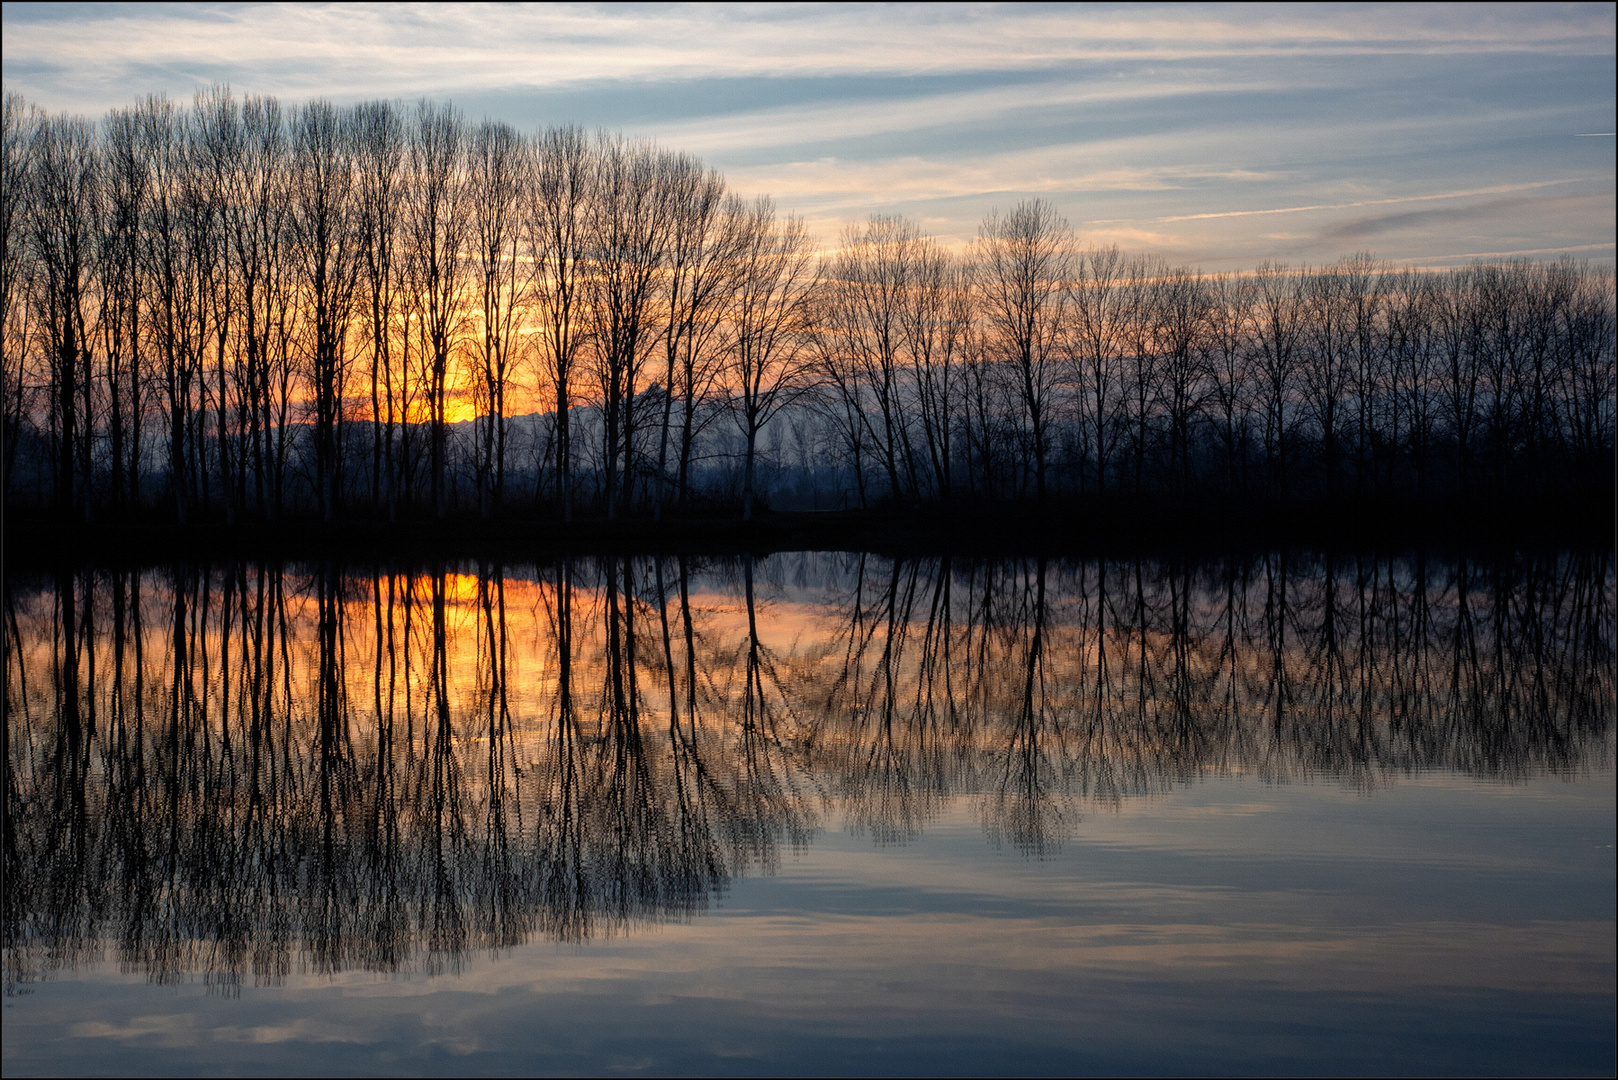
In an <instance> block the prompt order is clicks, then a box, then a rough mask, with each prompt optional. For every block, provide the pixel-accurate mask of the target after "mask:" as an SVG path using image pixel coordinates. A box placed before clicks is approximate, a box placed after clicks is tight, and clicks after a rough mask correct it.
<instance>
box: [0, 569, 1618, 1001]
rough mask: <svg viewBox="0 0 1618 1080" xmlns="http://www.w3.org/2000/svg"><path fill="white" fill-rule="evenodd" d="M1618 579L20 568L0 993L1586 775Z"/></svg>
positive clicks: (677, 909)
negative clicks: (1443, 783) (1158, 817)
mask: <svg viewBox="0 0 1618 1080" xmlns="http://www.w3.org/2000/svg"><path fill="white" fill-rule="evenodd" d="M785 581H792V582H794V584H792V585H785V584H783V583H784V582H785ZM1613 586H1614V577H1613V565H1612V561H1611V556H1610V554H1607V553H1599V552H1598V553H1593V554H1580V555H1561V556H1531V557H1496V558H1491V559H1483V560H1476V559H1468V558H1457V559H1426V558H1422V557H1415V558H1382V557H1363V558H1361V557H1356V558H1332V557H1330V556H1327V557H1324V558H1312V557H1297V556H1288V555H1285V554H1274V555H1268V556H1265V557H1263V558H1259V559H1225V560H1216V561H1210V562H1205V563H1196V562H1190V561H1171V562H1154V561H1150V560H1139V559H1120V560H1106V559H1099V560H1090V561H1083V562H1079V561H1044V560H962V559H953V560H952V559H947V558H946V559H925V560H883V559H877V558H871V557H862V556H845V555H815V556H797V557H794V556H776V557H774V558H772V559H770V560H767V561H765V562H763V563H762V564H759V565H755V563H754V561H753V560H752V559H750V558H743V559H741V560H735V561H731V562H728V563H707V564H704V563H701V562H698V561H695V560H691V559H686V558H679V559H674V558H657V559H651V558H604V559H599V560H587V559H578V560H568V559H562V560H558V561H556V562H554V563H550V564H542V565H537V566H534V565H530V566H526V567H510V568H507V567H503V566H499V565H489V564H481V565H464V564H463V565H460V566H458V567H445V566H442V565H440V566H436V567H429V568H425V569H423V570H419V571H418V570H415V569H406V568H401V567H396V566H395V567H377V568H373V569H367V570H349V571H344V570H342V569H341V568H339V567H337V566H335V565H333V564H332V563H329V562H328V563H321V564H306V565H301V566H300V565H287V564H277V563H271V564H263V563H240V562H238V563H230V564H220V565H215V566H205V565H201V564H196V563H190V564H176V565H175V566H174V567H172V568H169V569H166V570H148V571H139V572H130V571H127V570H119V571H110V572H109V571H98V570H93V569H82V570H77V571H68V570H63V571H59V572H57V573H56V574H55V575H54V576H42V577H38V578H34V579H32V580H12V581H11V582H10V583H9V585H8V588H7V590H6V593H5V598H4V611H3V612H0V615H3V625H4V627H5V629H6V633H5V635H4V644H5V650H4V651H5V659H4V665H5V679H4V683H3V685H4V693H5V714H6V732H7V739H6V776H7V783H6V795H5V798H6V806H5V812H6V822H7V834H6V835H7V840H6V845H5V875H4V883H5V889H4V952H5V957H4V964H5V979H6V983H7V986H8V989H9V988H10V987H11V986H13V985H14V984H15V983H18V982H27V981H30V980H32V979H35V978H39V977H40V976H41V975H42V974H44V973H46V972H48V971H50V970H52V969H55V968H62V967H72V966H74V965H76V964H78V963H80V962H82V961H85V960H88V959H93V958H95V957H97V956H100V955H102V950H106V951H107V953H108V954H111V955H116V956H117V958H118V960H119V962H120V963H122V964H125V965H127V966H128V967H129V968H130V969H131V970H142V971H145V972H147V973H148V975H149V976H150V977H152V978H154V979H158V980H171V979H175V978H181V977H184V976H185V975H187V974H188V973H190V972H195V971H199V970H200V971H204V972H206V973H207V974H208V975H209V976H210V978H212V979H214V980H215V981H217V982H218V983H220V984H221V985H223V986H225V987H227V988H228V987H232V986H237V985H240V983H241V982H243V981H246V980H248V979H253V980H255V981H269V982H274V981H278V980H280V979H281V978H283V977H284V976H285V975H287V974H289V973H291V972H293V971H295V970H300V969H302V970H314V971H319V972H335V971H341V970H345V969H351V968H361V969H371V970H380V971H395V970H400V969H407V970H408V969H418V970H419V969H426V970H442V969H444V968H449V967H454V966H456V965H458V964H459V963H460V961H461V959H462V958H463V957H464V956H465V954H466V953H468V952H470V951H475V950H478V949H484V948H506V947H509V946H511V945H514V944H518V943H520V942H522V941H524V940H527V939H530V938H532V937H552V938H558V939H562V940H581V939H585V938H589V937H593V936H600V935H611V934H614V933H621V932H626V931H632V930H633V929H635V928H636V927H639V926H644V925H646V924H648V923H656V922H660V921H664V920H669V919H685V918H690V917H691V916H693V915H694V914H697V913H699V912H701V911H703V910H705V909H706V908H707V907H708V905H709V904H710V902H711V901H712V899H713V898H714V897H715V896H717V895H719V894H722V892H723V891H724V889H725V888H727V887H728V885H729V883H730V881H731V880H732V879H733V878H734V877H735V876H737V875H740V874H743V873H746V872H748V871H749V870H758V869H763V870H765V871H769V870H770V869H772V868H773V867H774V866H775V865H776V863H777V861H778V860H779V857H780V855H781V853H782V851H783V850H784V849H787V848H794V849H795V848H800V847H802V846H804V845H806V844H809V843H811V842H812V841H813V839H814V836H815V834H816V833H817V832H818V831H819V830H820V829H822V828H825V827H836V825H837V824H838V823H839V820H840V823H841V824H842V825H843V826H844V827H846V828H849V829H851V830H854V831H856V832H860V833H863V834H865V835H867V836H869V837H871V838H872V840H873V841H875V842H877V843H879V844H885V843H893V842H901V843H902V842H907V841H910V840H913V839H915V838H917V837H919V836H921V835H922V834H923V833H925V832H926V830H927V829H928V828H929V827H930V825H931V823H932V822H933V821H934V820H935V819H937V818H938V817H940V816H943V815H947V813H948V812H949V810H950V808H951V807H952V806H953V805H956V804H957V803H958V802H959V801H961V800H967V801H969V802H970V803H972V804H973V805H975V807H976V809H977V811H978V813H979V815H980V818H981V820H982V824H983V826H984V829H985V833H986V835H987V836H988V837H989V838H990V839H991V840H993V841H994V842H997V843H999V842H1004V843H1007V844H1010V845H1012V846H1015V847H1016V848H1018V849H1020V850H1022V851H1024V852H1027V853H1029V854H1036V855H1037V854H1045V853H1049V852H1051V851H1053V850H1055V849H1056V848H1058V847H1060V846H1061V845H1062V844H1063V843H1064V842H1065V840H1066V839H1067V838H1068V837H1070V836H1071V834H1072V830H1073V827H1074V824H1075V822H1076V820H1077V816H1078V814H1079V813H1080V812H1081V811H1086V810H1089V809H1093V808H1095V807H1097V806H1098V805H1099V806H1107V805H1116V804H1117V803H1119V802H1120V801H1121V800H1124V799H1127V798H1130V797H1133V796H1138V795H1143V794H1151V793H1158V794H1161V793H1171V792H1172V791H1173V790H1174V789H1175V788H1176V787H1178V786H1179V785H1182V784H1187V783H1191V782H1194V781H1196V780H1197V779H1199V778H1202V777H1207V776H1209V775H1223V774H1231V773H1237V774H1256V775H1258V776H1261V777H1263V778H1264V779H1266V780H1268V781H1288V780H1296V779H1300V778H1301V779H1309V778H1314V779H1320V778H1331V779H1332V780H1334V781H1336V782H1340V783H1346V784H1352V785H1354V786H1356V787H1359V788H1362V789H1367V788H1371V787H1374V786H1377V785H1380V784H1383V783H1387V782H1389V781H1393V782H1397V778H1399V777H1401V776H1410V775H1419V774H1423V773H1427V772H1431V771H1433V770H1441V771H1449V772H1454V773H1457V774H1460V775H1466V776H1474V777H1487V778H1493V779H1497V780H1505V781H1510V782H1520V781H1522V780H1523V779H1525V778H1528V777H1532V776H1546V775H1563V776H1570V775H1579V774H1581V773H1584V772H1587V771H1589V770H1591V769H1600V768H1606V767H1609V766H1610V762H1611V749H1612V721H1613V702H1614V693H1613V670H1614V669H1613V645H1614V641H1613V596H1614V592H1613ZM783 600H784V601H787V602H790V603H794V604H797V605H801V606H802V607H804V608H807V609H808V610H810V611H811V612H812V614H811V615H810V616H809V618H808V621H807V622H806V623H805V624H804V627H805V629H803V630H802V631H800V632H798V633H797V634H796V635H795V637H794V640H793V641H792V643H791V644H790V645H788V644H786V643H785V642H783V641H782V640H781V639H780V632H779V631H778V630H777V631H775V632H774V634H773V635H772V633H771V628H770V622H771V620H770V611H771V608H772V606H773V605H774V604H776V603H778V602H780V601H783ZM806 601H807V602H806ZM761 627H762V628H763V629H762V630H761ZM772 638H773V640H772Z"/></svg>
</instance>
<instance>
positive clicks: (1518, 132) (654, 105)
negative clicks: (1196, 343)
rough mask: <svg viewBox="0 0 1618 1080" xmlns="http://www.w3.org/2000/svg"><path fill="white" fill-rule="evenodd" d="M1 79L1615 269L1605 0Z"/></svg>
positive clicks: (40, 31)
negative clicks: (440, 108) (541, 133)
mask: <svg viewBox="0 0 1618 1080" xmlns="http://www.w3.org/2000/svg"><path fill="white" fill-rule="evenodd" d="M4 25H5V32H4V39H3V61H4V65H3V66H4V78H5V84H6V87H7V89H9V90H14V91H17V92H20V93H21V94H23V95H24V96H25V97H26V98H27V99H28V100H30V101H31V102H33V103H35V104H37V105H39V106H41V107H43V108H46V109H49V110H52V111H69V112H76V113H82V114H85V115H89V116H99V115H100V114H102V113H104V112H105V111H106V110H107V109H109V108H112V107H117V106H123V105H128V104H131V103H132V102H134V101H135V100H136V99H138V98H140V97H143V96H145V95H146V94H167V95H169V96H170V97H171V98H175V99H177V100H182V101H185V100H189V99H190V97H191V95H192V94H193V93H194V92H195V91H196V89H197V88H198V87H199V86H207V85H209V84H211V83H214V82H223V83H228V84H229V85H230V86H231V87H232V88H233V89H234V90H236V91H237V92H239V93H256V94H274V95H276V96H278V97H280V98H282V99H283V100H284V101H288V102H297V101H304V100H307V99H310V98H314V97H325V98H329V99H331V100H333V101H336V102H338V103H349V102H354V101H359V100H364V99H368V98H377V97H382V98H400V99H405V100H411V99H415V98H418V97H421V96H428V97H432V98H435V99H448V100H452V101H453V102H455V103H456V104H457V105H458V106H460V107H461V108H462V109H463V110H464V111H465V112H466V113H467V114H468V115H469V116H470V117H472V118H473V119H478V118H482V117H485V116H487V117H492V118H496V119H500V120H504V121H507V122H509V123H511V124H513V125H516V126H518V127H520V128H522V129H524V130H536V129H539V128H543V127H546V126H549V125H553V124H561V123H574V124H580V125H584V126H586V127H592V128H594V127H603V128H607V129H612V130H622V131H624V132H626V133H628V134H631V135H635V136H644V137H648V138H653V139H656V140H657V141H658V142H659V143H660V144H662V145H664V146H667V147H670V148H673V149H680V150H686V151H690V152H692V153H695V154H698V155H700V156H701V157H702V158H703V159H704V160H706V161H707V162H709V163H710V164H712V165H715V166H717V167H718V168H720V169H721V170H722V171H723V172H724V173H725V175H726V176H727V178H728V179H729V181H730V183H731V185H732V186H733V187H734V188H735V189H737V190H739V191H741V192H743V193H744V194H769V195H772V196H773V197H774V198H775V199H776V201H777V203H778V204H779V205H780V206H781V207H782V209H784V210H786V211H790V212H794V213H798V214H801V215H802V216H803V217H805V218H806V219H807V221H808V223H809V225H810V228H811V229H812V230H813V231H814V233H815V234H816V235H817V236H818V237H819V238H820V239H821V241H822V242H823V243H825V244H828V245H830V244H832V243H834V242H835V239H836V237H837V235H838V232H839V230H840V229H841V228H842V227H843V226H844V225H845V224H847V223H850V222H858V221H862V220H863V219H864V218H865V217H866V216H867V215H869V214H873V213H897V214H904V215H907V216H909V217H911V218H913V219H915V220H917V221H918V222H920V223H921V225H922V227H923V228H924V229H925V230H926V231H928V232H930V233H932V234H933V235H935V236H938V237H939V238H940V239H942V240H944V241H945V242H946V243H948V244H951V245H958V244H965V243H968V242H970V240H971V239H972V237H973V236H974V235H975V234H976V232H977V229H978V225H979V223H980V222H981V221H982V219H983V216H984V215H985V214H986V213H988V212H990V211H991V210H995V209H1000V210H1006V209H1009V208H1011V207H1012V206H1014V205H1015V204H1016V203H1017V202H1019V201H1020V200H1023V199H1027V198H1031V197H1036V196H1037V197H1041V198H1045V199H1048V200H1050V201H1051V202H1052V203H1054V204H1055V205H1056V206H1057V207H1058V209H1059V210H1061V212H1062V213H1063V214H1064V215H1065V216H1066V217H1067V219H1068V221H1069V222H1070V223H1071V224H1072V226H1073V228H1074V230H1075V232H1076V233H1077V235H1078V236H1079V238H1080V240H1081V241H1082V242H1084V243H1086V244H1106V243H1116V244H1118V245H1119V246H1121V247H1123V248H1124V249H1125V250H1127V251H1131V252H1146V253H1150V254H1154V255H1159V256H1162V257H1164V258H1166V259H1168V260H1170V261H1172V262H1176V263H1184V264H1188V265H1193V266H1200V267H1202V268H1204V269H1208V270H1224V269H1243V268H1250V267H1253V266H1255V265H1257V264H1259V263H1261V262H1263V261H1266V260H1273V261H1280V262H1288V263H1313V264H1319V263H1323V262H1329V261H1332V260H1334V259H1336V258H1338V257H1340V256H1343V255H1346V254H1350V253H1354V252H1362V251H1364V252H1370V253H1372V254H1374V255H1376V256H1379V257H1381V258H1384V259H1387V260H1389V261H1391V262H1394V263H1399V264H1410V265H1422V266H1443V265H1454V264H1457V263H1465V262H1468V261H1471V260H1474V259H1496V258H1503V257H1509V256H1516V255H1522V256H1531V257H1556V256H1560V255H1564V254H1566V255H1571V256H1573V257H1575V258H1588V259H1592V260H1597V261H1602V262H1611V261H1612V259H1613V257H1614V203H1615V201H1618V199H1615V191H1618V189H1615V169H1614V135H1613V131H1614V110H1615V100H1614V82H1615V64H1614V51H1615V49H1614V37H1615V31H1618V23H1615V8H1614V6H1613V5H1611V4H1564V5H1558V4H1532V5H1436V6H1417V5H1403V4H1400V5H1377V4H1355V5H1334V6H1327V7H1316V6H1296V7H1293V6H1246V5H1234V6H1228V7H1211V6H1203V5H1196V6H1180V5H1162V6H1158V5H1129V6H1120V5H1104V4H1103V5H1078V6H1067V5H992V4H984V5H948V6H910V5H891V6H890V5H882V6H862V5H838V6H826V5H817V4H802V5H777V4H770V5H725V6H707V5H693V6H663V5H615V6H611V7H607V6H591V5H545V6H529V5H455V4H421V5H417V4H364V5H359V4H341V3H338V4H312V5H279V4H241V5H233V4H13V3H7V4H5V5H4Z"/></svg>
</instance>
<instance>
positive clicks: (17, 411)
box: [0, 90, 38, 503]
mask: <svg viewBox="0 0 1618 1080" xmlns="http://www.w3.org/2000/svg"><path fill="white" fill-rule="evenodd" d="M37 122H38V116H37V114H36V112H35V110H34V109H33V108H32V107H31V106H29V105H28V104H27V103H26V102H24V101H23V99H22V96H21V95H19V94H15V93H12V92H11V91H9V90H8V91H6V93H5V163H4V168H5V174H4V177H3V178H0V229H3V230H4V232H3V235H0V244H3V250H0V316H3V317H4V319H5V323H4V327H3V338H0V349H3V359H4V363H3V366H0V398H3V399H4V400H3V401H0V423H3V424H4V428H3V430H0V439H3V441H4V444H5V446H4V452H5V459H4V468H5V480H4V491H5V497H6V501H7V502H8V503H9V502H10V499H11V482H12V478H13V476H14V474H15V472H16V463H17V449H18V446H19V444H20V442H21V438H22V433H23V426H24V423H25V422H26V421H27V420H28V418H29V404H30V402H29V395H28V378H27V369H26V363H27V359H28V354H29V348H28V345H29V336H30V334H29V327H30V322H31V318H30V317H31V314H32V312H31V309H32V307H33V302H32V299H31V298H30V297H29V296H28V295H27V294H28V293H29V291H31V290H30V288H29V285H30V283H31V279H32V278H33V276H34V271H35V266H36V260H35V259H34V258H33V257H32V243H31V234H32V231H33V224H32V210H31V208H30V207H29V196H30V194H31V192H32V190H33V176H32V171H33V170H32V163H33V150H34V125H35V124H36V123H37Z"/></svg>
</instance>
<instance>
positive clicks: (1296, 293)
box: [1253, 262, 1306, 499]
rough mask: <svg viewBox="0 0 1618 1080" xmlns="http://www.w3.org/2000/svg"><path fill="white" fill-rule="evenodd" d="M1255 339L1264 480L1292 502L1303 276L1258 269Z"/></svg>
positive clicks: (1275, 266)
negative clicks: (1292, 407) (1292, 408)
mask: <svg viewBox="0 0 1618 1080" xmlns="http://www.w3.org/2000/svg"><path fill="white" fill-rule="evenodd" d="M1255 300H1256V301H1257V310H1256V311H1255V317H1254V320H1253V339H1254V343H1255V345H1256V349H1255V353H1256V356H1257V360H1258V371H1259V393H1260V397H1261V403H1262V404H1261V407H1262V409H1263V435H1264V475H1265V482H1266V483H1267V484H1268V485H1269V490H1270V493H1271V494H1273V495H1279V496H1280V497H1281V498H1283V499H1284V498H1286V496H1287V467H1286V466H1287V451H1288V448H1289V444H1290V443H1291V439H1292V427H1291V424H1290V421H1289V415H1288V412H1287V406H1288V405H1289V404H1291V401H1292V396H1293V393H1294V391H1295V385H1294V384H1295V382H1296V379H1297V367H1298V349H1299V344H1300V338H1301V337H1302V335H1303V333H1304V330H1305V329H1306V326H1305V321H1304V319H1305V306H1304V294H1303V276H1302V275H1300V274H1296V273H1294V272H1293V271H1292V270H1291V269H1289V268H1288V267H1286V266H1282V265H1278V264H1276V263H1268V262H1267V263H1264V264H1263V265H1262V266H1260V267H1259V268H1258V276H1257V285H1256V296H1255Z"/></svg>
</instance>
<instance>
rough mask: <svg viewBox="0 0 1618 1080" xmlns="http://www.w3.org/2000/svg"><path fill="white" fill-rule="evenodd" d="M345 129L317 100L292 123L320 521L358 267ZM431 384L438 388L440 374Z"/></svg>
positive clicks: (331, 486) (331, 479)
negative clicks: (312, 394) (312, 397)
mask: <svg viewBox="0 0 1618 1080" xmlns="http://www.w3.org/2000/svg"><path fill="white" fill-rule="evenodd" d="M350 131H351V129H350V128H349V127H348V126H347V125H345V124H344V122H343V114H342V113H340V112H339V111H338V110H337V109H336V108H335V107H334V106H333V105H331V104H330V103H329V102H325V101H316V102H312V103H310V104H308V105H305V106H303V107H302V108H301V109H299V110H298V114H297V117H296V119H295V121H294V136H293V173H292V197H293V207H294V209H293V217H292V228H293V235H294V237H295V238H296V239H295V249H294V250H295V252H296V259H297V273H298V279H299V285H300V286H301V288H300V293H301V296H302V299H303V314H302V318H301V320H300V322H301V324H302V326H303V330H304V337H303V356H304V359H305V362H306V364H307V365H308V372H309V381H310V383H311V384H312V386H311V389H312V390H313V393H314V403H313V404H314V412H315V430H314V439H315V488H316V500H317V502H318V504H319V507H320V517H321V520H322V521H331V520H332V518H333V517H334V515H335V514H336V509H337V503H338V498H339V480H340V478H341V475H342V455H341V444H340V441H339V440H340V438H341V425H342V421H343V397H344V393H345V391H346V390H347V387H348V372H349V364H350V361H351V356H350V354H349V351H348V328H349V321H350V319H351V318H352V316H353V303H354V288H355V282H356V276H357V274H358V271H359V265H360V263H359V255H360V243H359V235H358V230H357V229H356V228H355V220H354V219H355V217H356V205H355V203H356V199H355V192H354V173H355V169H354V152H353V140H352V139H351V137H350ZM446 336H447V335H446ZM445 351H446V352H447V345H446V349H445ZM435 376H436V372H435ZM435 386H436V387H439V388H441V387H442V378H441V377H439V378H437V381H436V382H435ZM439 415H440V417H441V416H442V399H441V398H440V400H439Z"/></svg>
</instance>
